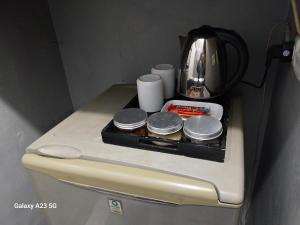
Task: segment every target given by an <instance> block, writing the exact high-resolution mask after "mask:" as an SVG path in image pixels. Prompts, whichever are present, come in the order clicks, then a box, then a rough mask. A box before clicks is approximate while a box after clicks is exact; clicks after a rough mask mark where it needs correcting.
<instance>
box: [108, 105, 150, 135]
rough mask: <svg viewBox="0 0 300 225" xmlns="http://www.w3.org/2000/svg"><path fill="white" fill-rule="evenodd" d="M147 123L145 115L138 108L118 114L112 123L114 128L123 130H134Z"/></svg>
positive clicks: (128, 109) (124, 110)
mask: <svg viewBox="0 0 300 225" xmlns="http://www.w3.org/2000/svg"><path fill="white" fill-rule="evenodd" d="M146 122H147V113H146V112H145V111H144V110H142V109H138V108H127V109H123V110H121V111H120V112H118V113H117V114H116V115H115V116H114V118H113V123H114V125H115V126H116V127H118V128H120V129H123V130H134V129H137V128H139V127H142V126H144V125H145V124H146Z"/></svg>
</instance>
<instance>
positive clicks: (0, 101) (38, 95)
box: [0, 0, 73, 225]
mask: <svg viewBox="0 0 300 225" xmlns="http://www.w3.org/2000/svg"><path fill="white" fill-rule="evenodd" d="M72 110H73V109H72V103H71V99H70V96H69V91H68V86H67V82H66V79H65V74H64V70H63V66H62V63H61V59H60V53H59V51H58V47H57V41H56V38H55V33H54V30H53V27H52V22H51V19H50V15H49V10H48V5H47V1H46V0H28V1H22V0H9V1H8V0H7V1H1V3H0V183H1V185H0V224H3V225H4V224H5V225H19V224H23V225H44V224H46V222H45V220H44V216H43V214H42V213H41V212H40V211H39V210H32V211H31V210H26V209H23V210H22V209H15V208H14V203H22V202H24V203H34V202H37V197H36V195H35V193H34V191H33V190H32V184H31V180H30V178H29V177H28V176H27V173H26V172H25V171H24V169H23V167H22V164H21V157H22V155H23V154H24V151H25V148H26V147H27V146H28V145H29V144H30V143H31V142H33V141H34V140H35V139H37V138H38V137H39V136H40V135H41V134H43V133H44V132H45V131H47V130H48V129H49V128H51V127H52V126H54V125H55V124H56V123H58V122H59V121H61V120H62V119H63V118H64V117H66V116H67V115H68V114H70V113H71V112H72Z"/></svg>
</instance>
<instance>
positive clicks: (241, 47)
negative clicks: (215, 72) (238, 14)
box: [214, 28, 249, 93]
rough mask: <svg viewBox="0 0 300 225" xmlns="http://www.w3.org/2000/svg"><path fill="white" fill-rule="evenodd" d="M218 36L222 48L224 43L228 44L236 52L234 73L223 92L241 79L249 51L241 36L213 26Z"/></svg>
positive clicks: (246, 65) (246, 64) (245, 68)
mask: <svg viewBox="0 0 300 225" xmlns="http://www.w3.org/2000/svg"><path fill="white" fill-rule="evenodd" d="M214 29H215V32H216V33H217V35H218V37H219V38H220V39H221V41H222V42H223V45H224V48H225V45H226V44H230V45H231V46H232V47H233V48H234V49H235V51H236V52H237V54H238V62H237V64H238V67H237V68H236V70H235V72H234V75H233V76H232V78H231V80H229V81H228V83H227V84H226V86H225V90H224V92H223V93H225V92H227V91H229V90H230V89H231V88H232V87H233V86H235V85H236V84H237V83H238V82H239V81H241V79H242V77H243V75H244V73H245V72H246V70H247V67H248V62H249V52H248V48H247V45H246V43H245V41H244V40H243V38H242V37H241V36H240V35H239V34H238V33H236V32H235V31H233V30H227V29H222V28H214Z"/></svg>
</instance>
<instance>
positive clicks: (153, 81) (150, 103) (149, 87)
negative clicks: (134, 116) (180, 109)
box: [136, 74, 164, 112]
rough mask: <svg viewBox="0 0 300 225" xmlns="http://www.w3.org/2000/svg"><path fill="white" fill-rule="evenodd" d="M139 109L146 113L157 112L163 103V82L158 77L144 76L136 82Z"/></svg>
mask: <svg viewBox="0 0 300 225" xmlns="http://www.w3.org/2000/svg"><path fill="white" fill-rule="evenodd" d="M136 83H137V90H138V98H139V105H140V108H141V109H143V110H145V111H146V112H158V111H160V110H161V108H162V106H163V103H164V93H163V82H162V79H161V77H160V76H159V75H156V74H146V75H142V76H140V77H139V78H138V79H137V81H136Z"/></svg>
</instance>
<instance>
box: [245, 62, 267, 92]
mask: <svg viewBox="0 0 300 225" xmlns="http://www.w3.org/2000/svg"><path fill="white" fill-rule="evenodd" d="M269 68H270V67H269V66H268V67H265V72H264V75H263V79H262V81H261V82H260V84H258V85H257V84H253V83H251V82H248V81H244V80H243V81H242V83H243V84H247V85H249V86H251V87H254V88H262V87H263V86H264V84H265V81H266V79H267V74H268V71H269Z"/></svg>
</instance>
